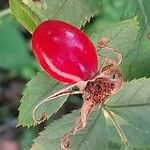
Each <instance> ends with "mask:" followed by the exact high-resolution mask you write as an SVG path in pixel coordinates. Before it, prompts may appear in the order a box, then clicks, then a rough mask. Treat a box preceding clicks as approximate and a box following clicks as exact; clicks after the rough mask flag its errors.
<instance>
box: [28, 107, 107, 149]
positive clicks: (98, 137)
mask: <svg viewBox="0 0 150 150" xmlns="http://www.w3.org/2000/svg"><path fill="white" fill-rule="evenodd" d="M77 115H78V113H77V111H74V112H73V113H71V114H69V115H65V117H63V118H62V119H59V120H58V121H55V122H54V123H53V124H50V125H49V126H48V127H46V129H45V131H43V132H41V133H40V136H39V137H38V138H37V139H35V143H34V145H33V147H32V148H31V150H35V149H36V150H47V149H49V148H51V150H61V148H60V139H61V138H62V136H64V134H66V133H67V132H68V131H70V130H71V129H72V128H73V127H74V125H75V119H76V117H77ZM107 144H108V141H107V133H106V126H105V119H104V116H103V113H102V111H101V109H100V108H95V109H94V111H93V112H92V113H91V115H90V117H89V121H88V124H87V126H86V128H85V129H83V130H82V131H81V132H80V133H78V134H76V135H74V136H73V137H72V147H71V149H72V150H91V149H94V150H100V149H103V150H108V147H107Z"/></svg>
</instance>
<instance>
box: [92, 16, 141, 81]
mask: <svg viewBox="0 0 150 150" xmlns="http://www.w3.org/2000/svg"><path fill="white" fill-rule="evenodd" d="M138 29H139V26H138V22H137V18H136V17H135V18H133V19H130V20H126V21H122V22H120V23H117V24H111V25H107V26H105V27H103V26H101V28H99V30H97V31H95V32H93V33H92V34H91V35H90V37H91V39H92V41H93V43H94V45H95V47H97V46H98V41H99V40H100V38H102V37H106V38H108V39H109V42H108V45H109V46H110V47H113V48H115V49H117V50H118V51H120V52H121V54H122V55H123V61H122V63H121V66H120V68H121V70H122V73H123V76H124V79H125V80H126V79H128V75H127V74H126V72H127V68H126V67H124V64H126V61H127V58H128V56H130V55H131V53H132V51H133V45H134V44H135V42H136V37H137V34H138ZM98 53H99V54H103V53H105V55H107V56H110V57H112V55H113V53H111V52H110V51H107V50H103V51H102V50H98Z"/></svg>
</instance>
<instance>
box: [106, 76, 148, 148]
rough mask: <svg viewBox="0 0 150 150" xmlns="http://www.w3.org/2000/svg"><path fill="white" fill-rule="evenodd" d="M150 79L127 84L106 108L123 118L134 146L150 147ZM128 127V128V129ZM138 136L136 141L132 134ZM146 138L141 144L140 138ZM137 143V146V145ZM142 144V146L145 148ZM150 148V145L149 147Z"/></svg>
mask: <svg viewBox="0 0 150 150" xmlns="http://www.w3.org/2000/svg"><path fill="white" fill-rule="evenodd" d="M149 86H150V79H145V78H141V79H138V80H133V81H131V82H129V83H126V84H125V85H124V86H123V88H122V89H121V91H120V92H118V93H117V94H116V95H114V96H112V97H111V98H110V99H109V100H108V101H107V102H106V106H107V108H108V109H109V110H111V111H112V112H113V113H115V114H116V115H118V116H119V117H121V118H123V119H124V120H125V121H126V123H124V124H123V127H122V128H124V129H123V130H125V134H126V132H127V138H128V140H131V142H130V144H132V145H133V146H137V145H138V147H139V146H141V145H139V144H140V143H141V144H142V143H144V144H145V145H148V144H149V143H148V139H149V136H150V132H149V127H150V117H149V114H150V95H149V93H150V87H149ZM126 126H127V127H128V128H126ZM129 131H130V132H133V133H134V134H136V139H137V140H135V139H132V138H131V137H132V135H131V133H130V132H129ZM142 136H144V138H143V139H142V140H141V142H140V143H139V139H140V137H142ZM135 143H136V144H137V145H135ZM144 144H142V146H144ZM149 146H150V145H149Z"/></svg>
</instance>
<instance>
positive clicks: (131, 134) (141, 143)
mask: <svg viewBox="0 0 150 150" xmlns="http://www.w3.org/2000/svg"><path fill="white" fill-rule="evenodd" d="M113 117H114V118H115V119H116V121H117V122H118V123H119V125H120V127H121V129H122V130H123V132H124V134H125V136H126V138H127V140H128V142H129V145H130V147H132V150H133V149H134V148H138V149H142V150H143V149H144V148H146V147H150V143H149V139H150V134H149V132H148V133H146V132H144V131H143V130H140V129H138V128H135V127H134V126H132V125H131V124H129V123H128V122H127V121H125V120H124V119H122V118H120V117H119V116H117V115H115V114H113ZM106 124H107V133H108V135H109V139H110V140H111V141H112V143H116V144H117V143H118V144H120V143H121V141H120V138H119V135H118V133H117V132H116V129H115V128H114V125H113V124H112V122H111V119H110V117H107V119H106Z"/></svg>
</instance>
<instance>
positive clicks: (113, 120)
mask: <svg viewBox="0 0 150 150" xmlns="http://www.w3.org/2000/svg"><path fill="white" fill-rule="evenodd" d="M103 108H104V109H105V111H106V112H107V114H108V115H109V117H110V118H111V120H112V123H113V124H114V126H115V128H116V129H117V131H118V134H119V136H120V138H121V141H122V142H123V144H124V146H125V150H129V142H128V140H127V138H126V136H125V134H124V132H123V130H122V129H121V127H120V125H119V124H118V123H117V121H116V119H115V118H114V116H113V114H112V112H111V111H110V110H109V109H108V108H107V107H106V106H104V107H103Z"/></svg>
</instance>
